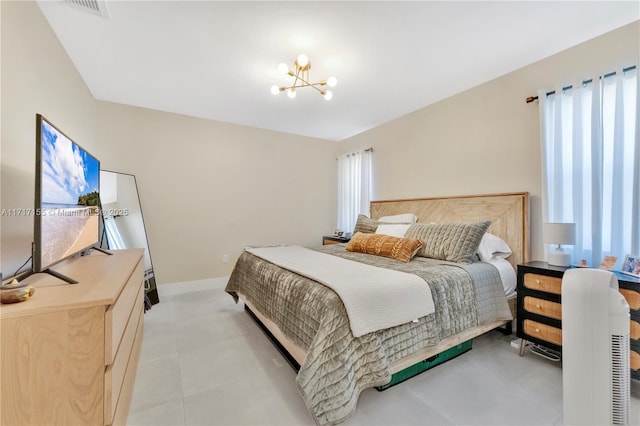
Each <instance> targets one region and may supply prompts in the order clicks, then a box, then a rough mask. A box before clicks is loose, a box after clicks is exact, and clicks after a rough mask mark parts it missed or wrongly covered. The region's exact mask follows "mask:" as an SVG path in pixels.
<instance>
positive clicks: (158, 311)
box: [128, 279, 640, 426]
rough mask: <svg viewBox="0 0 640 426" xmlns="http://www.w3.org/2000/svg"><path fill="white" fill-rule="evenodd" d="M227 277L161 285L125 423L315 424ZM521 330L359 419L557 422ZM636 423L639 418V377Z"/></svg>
mask: <svg viewBox="0 0 640 426" xmlns="http://www.w3.org/2000/svg"><path fill="white" fill-rule="evenodd" d="M225 281H226V280H224V279H216V280H204V281H196V282H189V283H177V284H170V285H162V286H159V293H160V303H159V304H157V305H155V306H154V307H153V308H152V309H151V310H150V311H148V312H147V313H146V314H145V332H144V333H145V334H144V340H143V343H142V353H141V357H140V364H139V367H138V374H137V377H136V385H135V389H134V395H133V400H132V403H131V408H130V411H129V418H128V424H129V425H313V424H314V422H313V420H312V419H311V417H310V416H309V414H308V412H307V409H306V407H305V404H304V402H303V400H302V398H301V397H300V396H299V395H298V392H297V389H296V386H295V373H294V372H293V370H292V369H291V367H289V365H288V364H287V363H286V361H285V360H284V358H282V356H281V355H280V354H279V353H278V351H277V350H276V349H275V348H274V347H273V346H272V344H271V343H270V342H269V340H268V339H267V338H266V337H265V336H264V334H263V333H262V331H260V329H259V328H258V327H257V326H256V324H255V323H254V322H253V321H252V320H251V318H249V316H248V315H247V314H246V313H245V312H243V307H242V305H236V304H234V303H233V300H232V299H231V297H230V296H229V295H227V294H226V293H225V292H224V291H223V289H224V285H225ZM515 338H516V337H515V335H512V336H504V335H502V334H500V333H498V332H490V333H488V334H486V335H484V336H481V337H479V338H477V339H475V340H474V343H473V349H472V350H471V351H469V352H467V353H466V354H463V355H461V356H459V357H458V358H456V359H453V360H451V361H449V362H448V363H446V364H444V365H441V366H438V367H436V368H434V369H432V370H429V371H426V372H424V373H422V374H421V375H419V376H417V377H414V378H412V379H410V380H408V381H406V382H404V383H402V384H400V385H398V386H395V387H392V388H390V389H388V390H386V391H384V392H378V391H376V390H374V389H367V390H365V391H364V392H363V393H362V394H361V395H360V399H359V402H358V408H357V411H356V413H355V414H354V416H353V417H352V418H350V419H349V420H348V421H347V422H345V423H343V424H344V426H355V425H561V424H562V371H561V369H560V365H559V364H558V363H554V362H551V361H548V360H545V359H543V358H540V357H539V356H536V355H534V354H531V353H527V355H525V356H524V357H519V356H518V353H517V349H515V348H513V347H512V346H511V344H510V343H511V341H512V340H514V339H515ZM631 399H632V401H631V402H632V405H631V411H632V412H631V420H632V423H633V424H640V383H638V382H637V381H633V386H632V398H631Z"/></svg>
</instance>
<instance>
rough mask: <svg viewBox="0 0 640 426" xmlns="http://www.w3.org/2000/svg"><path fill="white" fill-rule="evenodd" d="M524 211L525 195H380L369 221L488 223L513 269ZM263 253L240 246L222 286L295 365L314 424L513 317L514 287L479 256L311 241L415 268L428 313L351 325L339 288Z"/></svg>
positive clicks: (381, 264) (522, 248) (375, 262)
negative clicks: (469, 258) (410, 217)
mask: <svg viewBox="0 0 640 426" xmlns="http://www.w3.org/2000/svg"><path fill="white" fill-rule="evenodd" d="M528 208H529V207H528V194H527V193H509V194H492V195H472V196H464V197H442V198H422V199H407V200H386V201H374V202H372V203H371V219H374V220H375V219H378V218H381V217H383V216H394V215H400V214H407V213H412V214H414V215H416V216H417V217H418V218H419V219H418V221H419V222H420V223H423V224H451V223H479V222H483V221H490V226H489V227H488V229H487V233H491V234H492V235H495V236H497V237H499V238H500V239H501V240H503V241H504V242H506V243H507V244H508V245H509V247H510V248H511V252H512V254H511V255H510V256H509V257H508V258H507V259H506V260H507V261H508V262H509V263H510V264H511V266H512V267H513V268H515V266H516V265H517V264H518V263H521V262H523V261H526V260H527V251H528V250H527V247H528ZM425 226H427V225H425ZM443 226H447V225H443ZM483 233H484V231H483ZM261 250H262V248H254V249H251V248H248V249H246V250H245V252H243V254H242V255H241V256H240V258H239V259H238V262H237V263H236V265H235V267H234V270H233V272H232V274H231V276H230V279H229V282H228V284H227V287H226V289H225V290H226V291H227V292H228V293H229V294H231V296H232V297H233V298H234V299H235V300H236V302H238V301H240V300H241V301H242V302H244V305H245V309H246V310H247V312H249V313H250V314H251V315H252V316H253V318H254V319H255V320H256V321H257V323H258V324H259V325H260V326H261V327H262V328H263V329H264V330H265V331H266V332H267V334H268V335H269V336H270V337H271V338H272V340H273V341H274V343H275V344H276V346H278V348H279V349H280V350H281V352H282V353H283V355H285V357H287V359H288V360H289V362H290V363H291V364H292V366H294V368H296V370H298V375H297V377H296V384H297V386H298V389H299V391H300V393H301V395H302V397H303V399H304V401H305V403H306V405H307V408H308V409H309V412H310V414H311V416H312V417H313V419H314V420H315V421H316V423H317V424H319V425H332V424H338V423H341V422H343V421H345V420H347V419H348V418H349V417H350V416H351V414H352V413H353V412H354V411H355V408H356V404H357V400H358V396H359V394H360V392H361V391H362V390H364V389H366V388H369V387H380V388H383V387H385V386H387V385H388V384H389V383H392V382H393V381H394V378H397V376H402V375H404V376H410V375H411V374H412V373H410V372H411V371H412V368H416V366H418V367H419V366H421V365H423V364H425V362H426V363H430V362H431V361H432V360H433V359H434V358H435V357H436V356H440V357H441V358H443V359H444V360H446V359H448V357H449V356H448V354H450V353H451V351H454V353H457V352H455V351H459V350H463V351H464V350H467V349H469V348H470V341H471V339H473V338H474V337H477V336H479V335H481V334H483V333H485V332H487V331H489V330H492V329H495V328H498V327H502V326H504V325H505V324H510V323H511V320H512V312H513V311H512V309H510V306H512V304H511V305H510V303H509V301H510V300H511V301H513V300H514V297H515V293H513V292H511V294H509V295H506V294H505V293H506V291H505V288H503V286H502V283H501V280H500V272H499V271H498V269H496V268H495V267H493V266H491V265H490V264H488V263H486V262H473V263H471V264H462V263H457V262H451V261H447V260H442V259H431V258H428V257H423V256H415V257H413V258H412V259H411V260H410V261H408V262H399V261H397V260H395V259H390V258H387V257H381V256H374V255H371V254H365V253H359V252H351V251H346V250H345V247H344V245H330V246H325V247H322V248H317V249H315V251H317V252H318V253H319V254H318V255H325V254H330V255H331V256H328V257H330V258H332V259H333V258H334V257H335V258H337V259H340V261H344V260H345V259H346V260H347V261H355V262H351V263H358V264H363V265H369V266H363V267H374V268H384V269H385V270H387V269H389V270H393V271H397V272H398V273H401V274H402V273H404V274H412V275H417V276H419V277H421V278H423V279H424V281H426V282H427V283H428V287H429V288H430V293H431V296H432V299H433V303H434V306H435V311H433V312H432V313H428V314H426V315H424V316H421V317H418V318H414V319H412V320H409V321H407V322H403V323H400V324H398V325H394V326H391V327H387V328H383V329H373V330H374V331H371V332H368V331H365V332H360V331H359V332H356V331H355V328H353V327H354V325H353V322H350V315H348V314H347V310H348V309H353V308H352V305H351V303H350V302H349V303H347V301H346V300H345V301H344V302H343V300H342V299H341V298H340V296H338V293H339V291H338V290H334V289H332V288H329V287H327V286H326V285H323V284H320V282H324V278H323V277H318V276H316V275H313V274H306V273H305V272H304V271H302V272H301V271H299V270H296V269H295V268H290V266H289V265H287V264H285V266H278V264H277V262H276V261H274V260H273V259H271V258H268V257H261V256H263V253H266V252H268V251H261ZM312 256H316V255H315V254H312ZM326 257H327V256H325V258H326ZM331 261H333V260H331ZM336 261H337V260H336ZM332 268H333V267H327V269H332ZM319 269H322V268H319ZM320 272H322V271H320ZM394 273H395V272H394ZM334 275H335V274H334ZM338 275H339V274H338ZM496 277H497V278H496ZM325 284H326V283H325ZM507 296H509V297H507ZM409 305H410V303H407V306H409ZM350 312H351V311H350ZM403 321H404V320H403ZM363 333H364V334H363ZM442 355H447V356H442ZM407 372H409V373H407Z"/></svg>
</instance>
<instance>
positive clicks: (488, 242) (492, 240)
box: [478, 232, 512, 262]
mask: <svg viewBox="0 0 640 426" xmlns="http://www.w3.org/2000/svg"><path fill="white" fill-rule="evenodd" d="M511 254H512V251H511V247H509V245H508V244H507V243H506V242H505V241H504V240H503V239H502V238H500V237H496V236H495V235H493V234H490V233H488V232H485V233H484V235H483V236H482V240H480V245H479V246H478V256H479V257H480V260H481V261H483V262H488V261H490V260H497V259H506V258H507V257H509V256H511Z"/></svg>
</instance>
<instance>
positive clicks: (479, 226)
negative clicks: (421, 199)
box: [404, 221, 491, 263]
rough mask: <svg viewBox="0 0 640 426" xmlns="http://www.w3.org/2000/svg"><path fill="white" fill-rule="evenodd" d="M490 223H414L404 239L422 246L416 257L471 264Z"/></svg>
mask: <svg viewBox="0 0 640 426" xmlns="http://www.w3.org/2000/svg"><path fill="white" fill-rule="evenodd" d="M489 225H491V222H490V221H485V222H477V223H414V224H413V225H411V226H410V227H409V229H408V230H407V232H406V233H405V235H404V236H405V237H406V238H418V239H420V240H422V241H423V242H424V246H423V247H422V248H421V249H420V250H419V251H418V256H422V257H430V258H432V259H440V260H447V261H449V262H457V263H471V262H473V257H474V255H475V253H476V250H478V245H479V244H480V240H482V236H483V235H484V233H485V232H486V231H487V228H489Z"/></svg>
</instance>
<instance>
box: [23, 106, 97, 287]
mask: <svg viewBox="0 0 640 426" xmlns="http://www.w3.org/2000/svg"><path fill="white" fill-rule="evenodd" d="M99 188H100V162H99V161H98V159H97V158H96V157H94V156H93V155H91V154H89V152H87V151H86V150H85V149H83V148H82V147H81V146H80V145H78V144H77V143H76V142H74V141H73V140H72V139H71V138H69V137H68V136H67V135H65V134H64V133H62V132H61V131H60V130H59V129H58V128H57V127H55V126H54V125H53V124H51V122H50V121H48V120H47V119H46V118H44V117H43V116H42V115H40V114H37V115H36V187H35V213H36V214H35V215H34V217H35V220H34V236H33V239H34V243H33V268H32V269H33V272H34V273H38V272H48V273H50V274H52V275H55V276H57V277H59V278H62V279H64V280H65V281H69V282H74V280H73V279H69V278H68V277H65V276H64V275H61V274H58V273H56V272H55V271H52V270H50V269H49V268H50V267H51V266H52V265H54V264H56V263H58V262H60V261H62V260H64V259H67V258H69V257H71V256H73V255H76V254H78V253H80V252H82V251H85V250H87V249H88V248H91V247H93V246H96V245H97V244H98V238H99V217H100V198H99Z"/></svg>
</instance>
